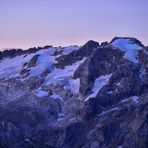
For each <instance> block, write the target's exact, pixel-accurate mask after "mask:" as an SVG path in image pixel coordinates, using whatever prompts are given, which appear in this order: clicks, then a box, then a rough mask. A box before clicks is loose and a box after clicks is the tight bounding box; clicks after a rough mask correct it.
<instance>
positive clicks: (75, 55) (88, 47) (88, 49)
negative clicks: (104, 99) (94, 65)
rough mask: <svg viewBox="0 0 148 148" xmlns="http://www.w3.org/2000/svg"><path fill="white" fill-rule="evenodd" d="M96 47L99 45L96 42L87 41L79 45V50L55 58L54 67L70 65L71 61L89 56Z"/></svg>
mask: <svg viewBox="0 0 148 148" xmlns="http://www.w3.org/2000/svg"><path fill="white" fill-rule="evenodd" d="M97 47H99V43H98V42H95V41H88V42H87V43H86V44H85V45H83V46H82V47H80V48H79V50H76V51H73V52H71V53H70V54H68V55H63V56H60V57H58V58H57V59H56V60H57V61H58V64H56V67H60V68H64V67H65V66H67V65H71V64H72V63H74V62H76V61H78V60H81V59H82V58H83V57H89V56H90V55H91V54H92V53H93V51H94V50H95V49H96V48H97Z"/></svg>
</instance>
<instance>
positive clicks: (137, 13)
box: [0, 0, 148, 49]
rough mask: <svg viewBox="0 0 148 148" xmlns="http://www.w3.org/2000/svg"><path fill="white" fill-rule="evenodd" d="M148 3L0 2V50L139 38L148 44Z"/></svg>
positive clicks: (81, 0) (105, 0)
mask: <svg viewBox="0 0 148 148" xmlns="http://www.w3.org/2000/svg"><path fill="white" fill-rule="evenodd" d="M147 7H148V0H0V49H3V48H23V49H26V48H29V47H34V46H44V45H53V46H67V45H83V44H84V43H86V42H87V41H88V40H95V41H98V42H100V43H101V42H103V41H110V40H111V39H112V38H113V37H115V36H128V37H136V38H138V39H139V40H140V41H142V43H143V44H144V45H148V29H147V26H148V9H147Z"/></svg>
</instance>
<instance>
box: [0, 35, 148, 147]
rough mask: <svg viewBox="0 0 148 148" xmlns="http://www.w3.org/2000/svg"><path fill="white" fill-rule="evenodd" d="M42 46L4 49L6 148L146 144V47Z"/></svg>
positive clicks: (0, 82)
mask: <svg viewBox="0 0 148 148" xmlns="http://www.w3.org/2000/svg"><path fill="white" fill-rule="evenodd" d="M45 47H46V48H45ZM45 47H43V48H30V49H29V50H27V51H20V50H18V51H19V52H18V51H17V50H15V51H13V52H12V51H11V53H9V54H8V52H7V51H5V52H1V54H0V55H2V57H1V60H0V146H1V147H8V148H9V147H10V148H11V147H16V148H17V147H22V148H23V147H24V148H25V147H27V148H32V147H40V148H46V147H51V148H69V147H71V148H88V147H90V148H106V147H108V148H109V147H111V148H112V147H115V148H119V147H125V148H128V147H131V148H132V147H134V148H146V147H147V146H148V112H147V110H148V93H147V92H148V49H147V47H145V46H144V45H143V44H142V43H141V42H140V41H138V40H137V39H135V38H129V37H116V38H114V39H113V40H112V41H111V42H109V43H108V42H103V43H101V44H99V43H98V42H95V41H92V40H90V41H88V42H87V43H86V44H84V45H83V46H80V47H78V46H68V47H63V48H62V47H59V48H55V47H52V46H45ZM7 54H8V55H7Z"/></svg>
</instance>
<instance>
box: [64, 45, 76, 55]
mask: <svg viewBox="0 0 148 148" xmlns="http://www.w3.org/2000/svg"><path fill="white" fill-rule="evenodd" d="M78 49H79V46H76V45H75V46H67V47H63V48H62V50H63V54H64V55H67V54H69V53H71V52H72V51H74V50H78Z"/></svg>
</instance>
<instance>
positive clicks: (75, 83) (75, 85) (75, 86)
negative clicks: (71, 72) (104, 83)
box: [68, 78, 80, 94]
mask: <svg viewBox="0 0 148 148" xmlns="http://www.w3.org/2000/svg"><path fill="white" fill-rule="evenodd" d="M79 87H80V79H79V78H78V79H76V80H74V79H71V80H69V87H68V88H69V89H70V90H71V91H72V92H73V93H74V94H77V93H79Z"/></svg>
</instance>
